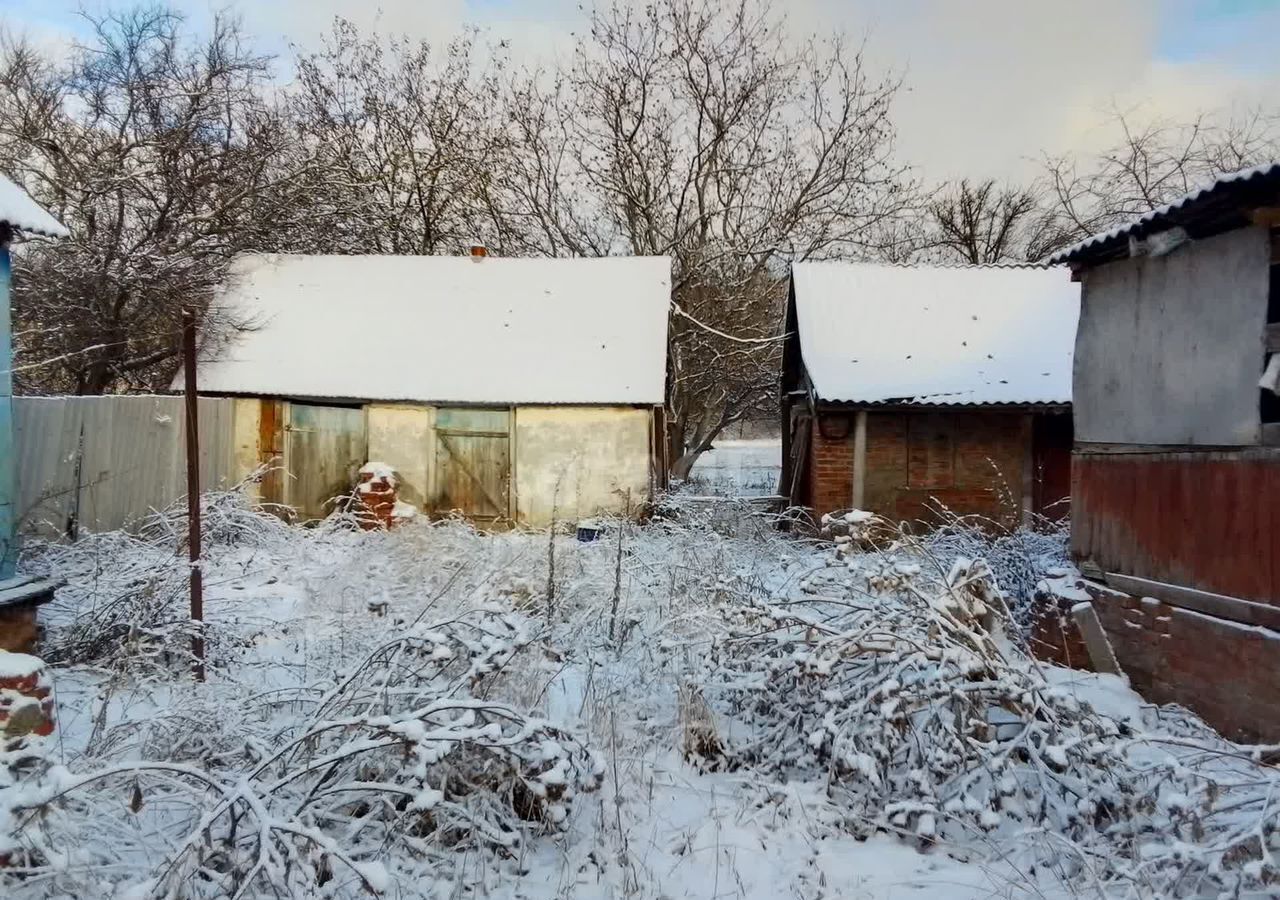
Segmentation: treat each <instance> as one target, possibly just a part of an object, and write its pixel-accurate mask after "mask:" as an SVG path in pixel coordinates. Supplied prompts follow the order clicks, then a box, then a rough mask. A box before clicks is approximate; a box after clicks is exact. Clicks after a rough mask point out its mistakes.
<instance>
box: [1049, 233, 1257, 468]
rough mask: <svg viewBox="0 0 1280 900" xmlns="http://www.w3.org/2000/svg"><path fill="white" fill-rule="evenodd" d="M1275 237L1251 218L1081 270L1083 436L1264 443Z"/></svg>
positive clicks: (1079, 415)
mask: <svg viewBox="0 0 1280 900" xmlns="http://www.w3.org/2000/svg"><path fill="white" fill-rule="evenodd" d="M1270 259H1271V244H1270V238H1269V235H1268V233H1267V231H1266V229H1263V228H1247V229H1239V230H1237V231H1232V232H1228V233H1226V234H1223V235H1219V236H1217V237H1213V238H1209V239H1208V240H1205V241H1199V242H1196V243H1193V244H1191V245H1189V246H1186V247H1183V248H1181V249H1179V250H1177V251H1175V252H1174V253H1172V254H1170V255H1169V256H1163V257H1154V258H1148V257H1144V258H1137V259H1129V260H1123V261H1121V262H1116V263H1113V264H1111V265H1108V266H1103V267H1101V268H1098V269H1094V270H1091V271H1090V272H1089V273H1088V274H1087V275H1086V276H1085V280H1084V299H1083V310H1082V313H1081V316H1080V328H1079V332H1078V334H1077V338H1076V352H1075V378H1074V382H1075V383H1074V389H1073V394H1074V397H1075V416H1076V439H1077V440H1079V441H1087V442H1099V443H1118V444H1177V445H1188V444H1190V445H1199V446H1245V445H1252V444H1257V443H1258V440H1259V436H1260V428H1261V421H1260V418H1259V415H1258V376H1259V375H1260V374H1261V373H1262V363H1263V332H1264V325H1265V322H1266V314H1267V292H1268V289H1269V280H1268V271H1269V266H1270Z"/></svg>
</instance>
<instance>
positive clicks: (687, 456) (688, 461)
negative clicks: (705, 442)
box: [671, 447, 703, 481]
mask: <svg viewBox="0 0 1280 900" xmlns="http://www.w3.org/2000/svg"><path fill="white" fill-rule="evenodd" d="M702 454H703V451H702V450H699V449H697V448H696V447H695V448H693V449H690V450H686V451H685V452H684V453H681V454H680V455H679V456H678V457H676V459H675V461H674V462H673V463H671V477H672V478H674V479H677V480H679V481H686V480H688V478H689V473H690V472H691V471H693V464H694V463H696V462H697V461H698V457H699V456H701V455H702Z"/></svg>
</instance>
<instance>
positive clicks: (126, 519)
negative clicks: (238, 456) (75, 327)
mask: <svg viewBox="0 0 1280 900" xmlns="http://www.w3.org/2000/svg"><path fill="white" fill-rule="evenodd" d="M234 404H235V401H234V400H231V399H224V398H201V399H200V451H201V453H200V479H201V484H202V485H204V486H205V488H206V489H207V490H217V489H219V488H227V487H230V486H232V485H233V484H235V483H236V482H237V481H238V480H239V478H240V477H242V476H243V475H244V474H245V473H242V472H238V471H237V469H236V463H235V434H234V432H235V407H234ZM13 410H14V423H15V429H14V445H15V446H14V458H15V461H16V463H17V471H18V491H17V497H18V502H17V513H18V517H19V521H20V524H21V528H22V530H24V531H28V532H39V533H43V534H46V535H60V534H63V533H65V530H66V528H67V523H68V521H69V520H70V519H71V518H72V517H73V516H74V517H75V518H76V521H77V522H78V523H79V527H81V528H83V529H87V530H89V531H106V530H110V529H114V528H123V527H126V526H128V525H130V524H131V523H133V522H136V521H137V520H138V519H140V518H142V517H144V516H146V515H147V514H148V513H150V512H152V511H154V510H158V509H163V508H165V507H166V506H168V505H170V504H171V503H173V502H174V501H176V500H178V499H179V498H181V497H183V496H185V495H186V481H185V479H186V463H185V452H186V450H185V447H184V441H183V431H182V415H183V412H182V398H181V397H155V396H148V397H15V398H14V400H13Z"/></svg>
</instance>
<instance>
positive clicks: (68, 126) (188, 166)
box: [0, 8, 274, 394]
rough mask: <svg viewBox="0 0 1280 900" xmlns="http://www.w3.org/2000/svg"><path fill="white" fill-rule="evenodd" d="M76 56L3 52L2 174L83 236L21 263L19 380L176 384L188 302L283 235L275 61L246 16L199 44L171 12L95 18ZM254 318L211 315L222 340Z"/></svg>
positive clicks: (74, 387) (82, 386) (29, 385)
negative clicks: (271, 110) (276, 232)
mask: <svg viewBox="0 0 1280 900" xmlns="http://www.w3.org/2000/svg"><path fill="white" fill-rule="evenodd" d="M88 21H89V24H90V26H91V28H92V37H91V39H90V41H89V42H88V43H87V44H84V45H81V46H78V47H76V48H75V50H74V52H73V53H72V54H71V56H70V59H69V60H67V61H66V62H65V63H53V62H50V61H48V60H45V59H42V58H41V57H40V56H39V55H38V54H37V53H36V52H34V51H33V50H32V48H31V47H30V46H27V45H25V44H22V43H20V42H15V41H12V40H6V41H5V42H4V44H3V46H2V47H0V168H3V169H5V170H7V171H8V172H9V173H10V174H12V175H13V176H14V177H16V178H18V180H20V181H21V182H23V183H24V184H25V186H26V187H27V188H28V189H29V190H30V191H31V193H32V194H33V195H34V196H35V198H36V199H37V200H38V201H40V202H41V203H43V204H44V205H45V206H47V207H48V208H50V209H51V210H52V211H53V212H54V213H55V214H56V215H57V216H58V217H59V218H61V220H62V221H63V222H64V223H66V224H67V225H68V226H69V227H70V229H71V232H72V238H71V240H70V241H68V242H62V243H59V244H58V245H57V246H56V247H55V246H51V245H35V246H33V247H30V248H28V251H27V252H24V253H23V254H22V255H21V256H20V257H19V260H18V265H19V266H20V267H22V268H25V269H27V270H28V272H29V277H24V278H19V279H17V280H16V284H17V289H16V291H15V295H14V304H13V305H14V318H15V326H16V328H15V330H16V341H15V343H16V345H17V349H18V357H17V365H16V370H17V371H16V380H17V382H18V383H19V384H20V385H21V386H22V387H23V389H25V390H27V391H30V392H39V391H51V390H56V391H69V392H75V393H81V394H94V393H102V392H105V391H116V390H127V389H138V388H158V387H167V385H168V382H169V379H170V377H171V375H172V373H173V371H174V368H175V365H176V359H177V356H178V353H179V347H180V330H181V329H180V323H181V315H182V309H183V307H184V306H188V307H190V306H194V307H196V308H197V309H199V310H203V309H204V308H205V307H206V306H207V304H208V301H209V299H210V297H211V294H212V291H213V290H214V289H215V287H216V286H217V285H218V284H219V282H220V281H221V279H222V278H223V274H224V266H225V263H226V261H227V259H228V258H229V256H230V255H231V254H232V253H234V252H235V251H236V250H237V249H239V248H241V247H243V246H247V245H251V244H252V243H253V242H254V241H255V240H257V238H258V236H259V232H260V229H262V228H264V227H268V224H269V223H267V222H265V221H264V220H263V217H262V216H260V215H250V211H251V210H252V209H253V207H254V206H255V204H257V203H259V200H258V194H259V193H260V191H261V189H262V188H263V186H264V182H265V181H266V179H268V178H269V177H270V174H269V171H268V169H269V165H268V160H269V158H270V156H271V152H272V147H271V146H270V144H269V140H270V138H271V137H272V136H273V134H274V132H273V130H272V128H271V127H270V126H269V122H268V116H267V115H266V112H265V109H264V106H263V101H262V99H261V92H260V86H261V84H262V82H263V80H264V79H265V78H266V76H267V74H268V67H267V61H266V60H265V59H263V58H262V57H260V56H257V55H254V54H253V53H251V52H249V51H248V50H247V49H246V48H245V45H244V42H243V38H242V34H241V32H240V29H239V26H238V25H237V23H236V22H235V21H234V20H231V19H227V18H217V19H215V21H214V23H213V26H212V29H211V31H210V32H209V33H208V35H207V36H206V37H204V38H203V39H202V41H201V42H199V43H197V42H196V41H195V40H194V39H191V38H189V37H188V36H187V35H186V34H185V33H184V31H183V23H182V19H181V18H180V17H179V16H177V15H176V14H174V13H172V12H169V11H166V10H163V9H158V8H157V9H137V10H134V11H132V12H129V13H124V14H120V15H112V16H107V17H103V18H91V19H89V20H88ZM239 324H242V323H236V322H233V321H232V320H231V317H229V316H222V317H220V319H219V320H218V321H209V322H207V323H206V326H205V333H206V339H207V340H216V339H217V338H218V336H220V335H222V336H225V334H226V332H227V330H228V329H234V328H235V327H237V326H238V325H239Z"/></svg>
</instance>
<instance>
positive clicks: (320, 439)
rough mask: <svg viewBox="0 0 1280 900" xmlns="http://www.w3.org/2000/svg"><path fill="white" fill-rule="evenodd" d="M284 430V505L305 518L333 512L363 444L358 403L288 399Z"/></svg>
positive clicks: (347, 486)
mask: <svg viewBox="0 0 1280 900" xmlns="http://www.w3.org/2000/svg"><path fill="white" fill-rule="evenodd" d="M284 431H285V441H284V447H285V453H284V461H285V467H286V469H287V470H288V473H287V475H286V476H285V479H284V482H285V484H284V497H285V504H286V505H288V506H291V507H293V508H294V509H295V510H296V511H297V515H298V517H299V518H300V519H301V520H303V521H307V520H310V519H322V518H324V517H325V516H327V515H328V514H329V513H331V512H333V510H334V507H335V506H336V504H337V501H338V499H339V498H341V497H342V496H344V495H347V494H350V492H351V489H352V486H353V485H354V484H355V480H356V475H357V473H358V472H359V470H360V467H361V466H362V465H364V464H365V461H366V460H365V454H366V452H367V450H368V442H367V438H366V436H365V419H364V410H363V409H362V408H361V407H359V406H316V405H314V404H310V403H290V404H289V412H288V422H287V424H286V425H285V428H284Z"/></svg>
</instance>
